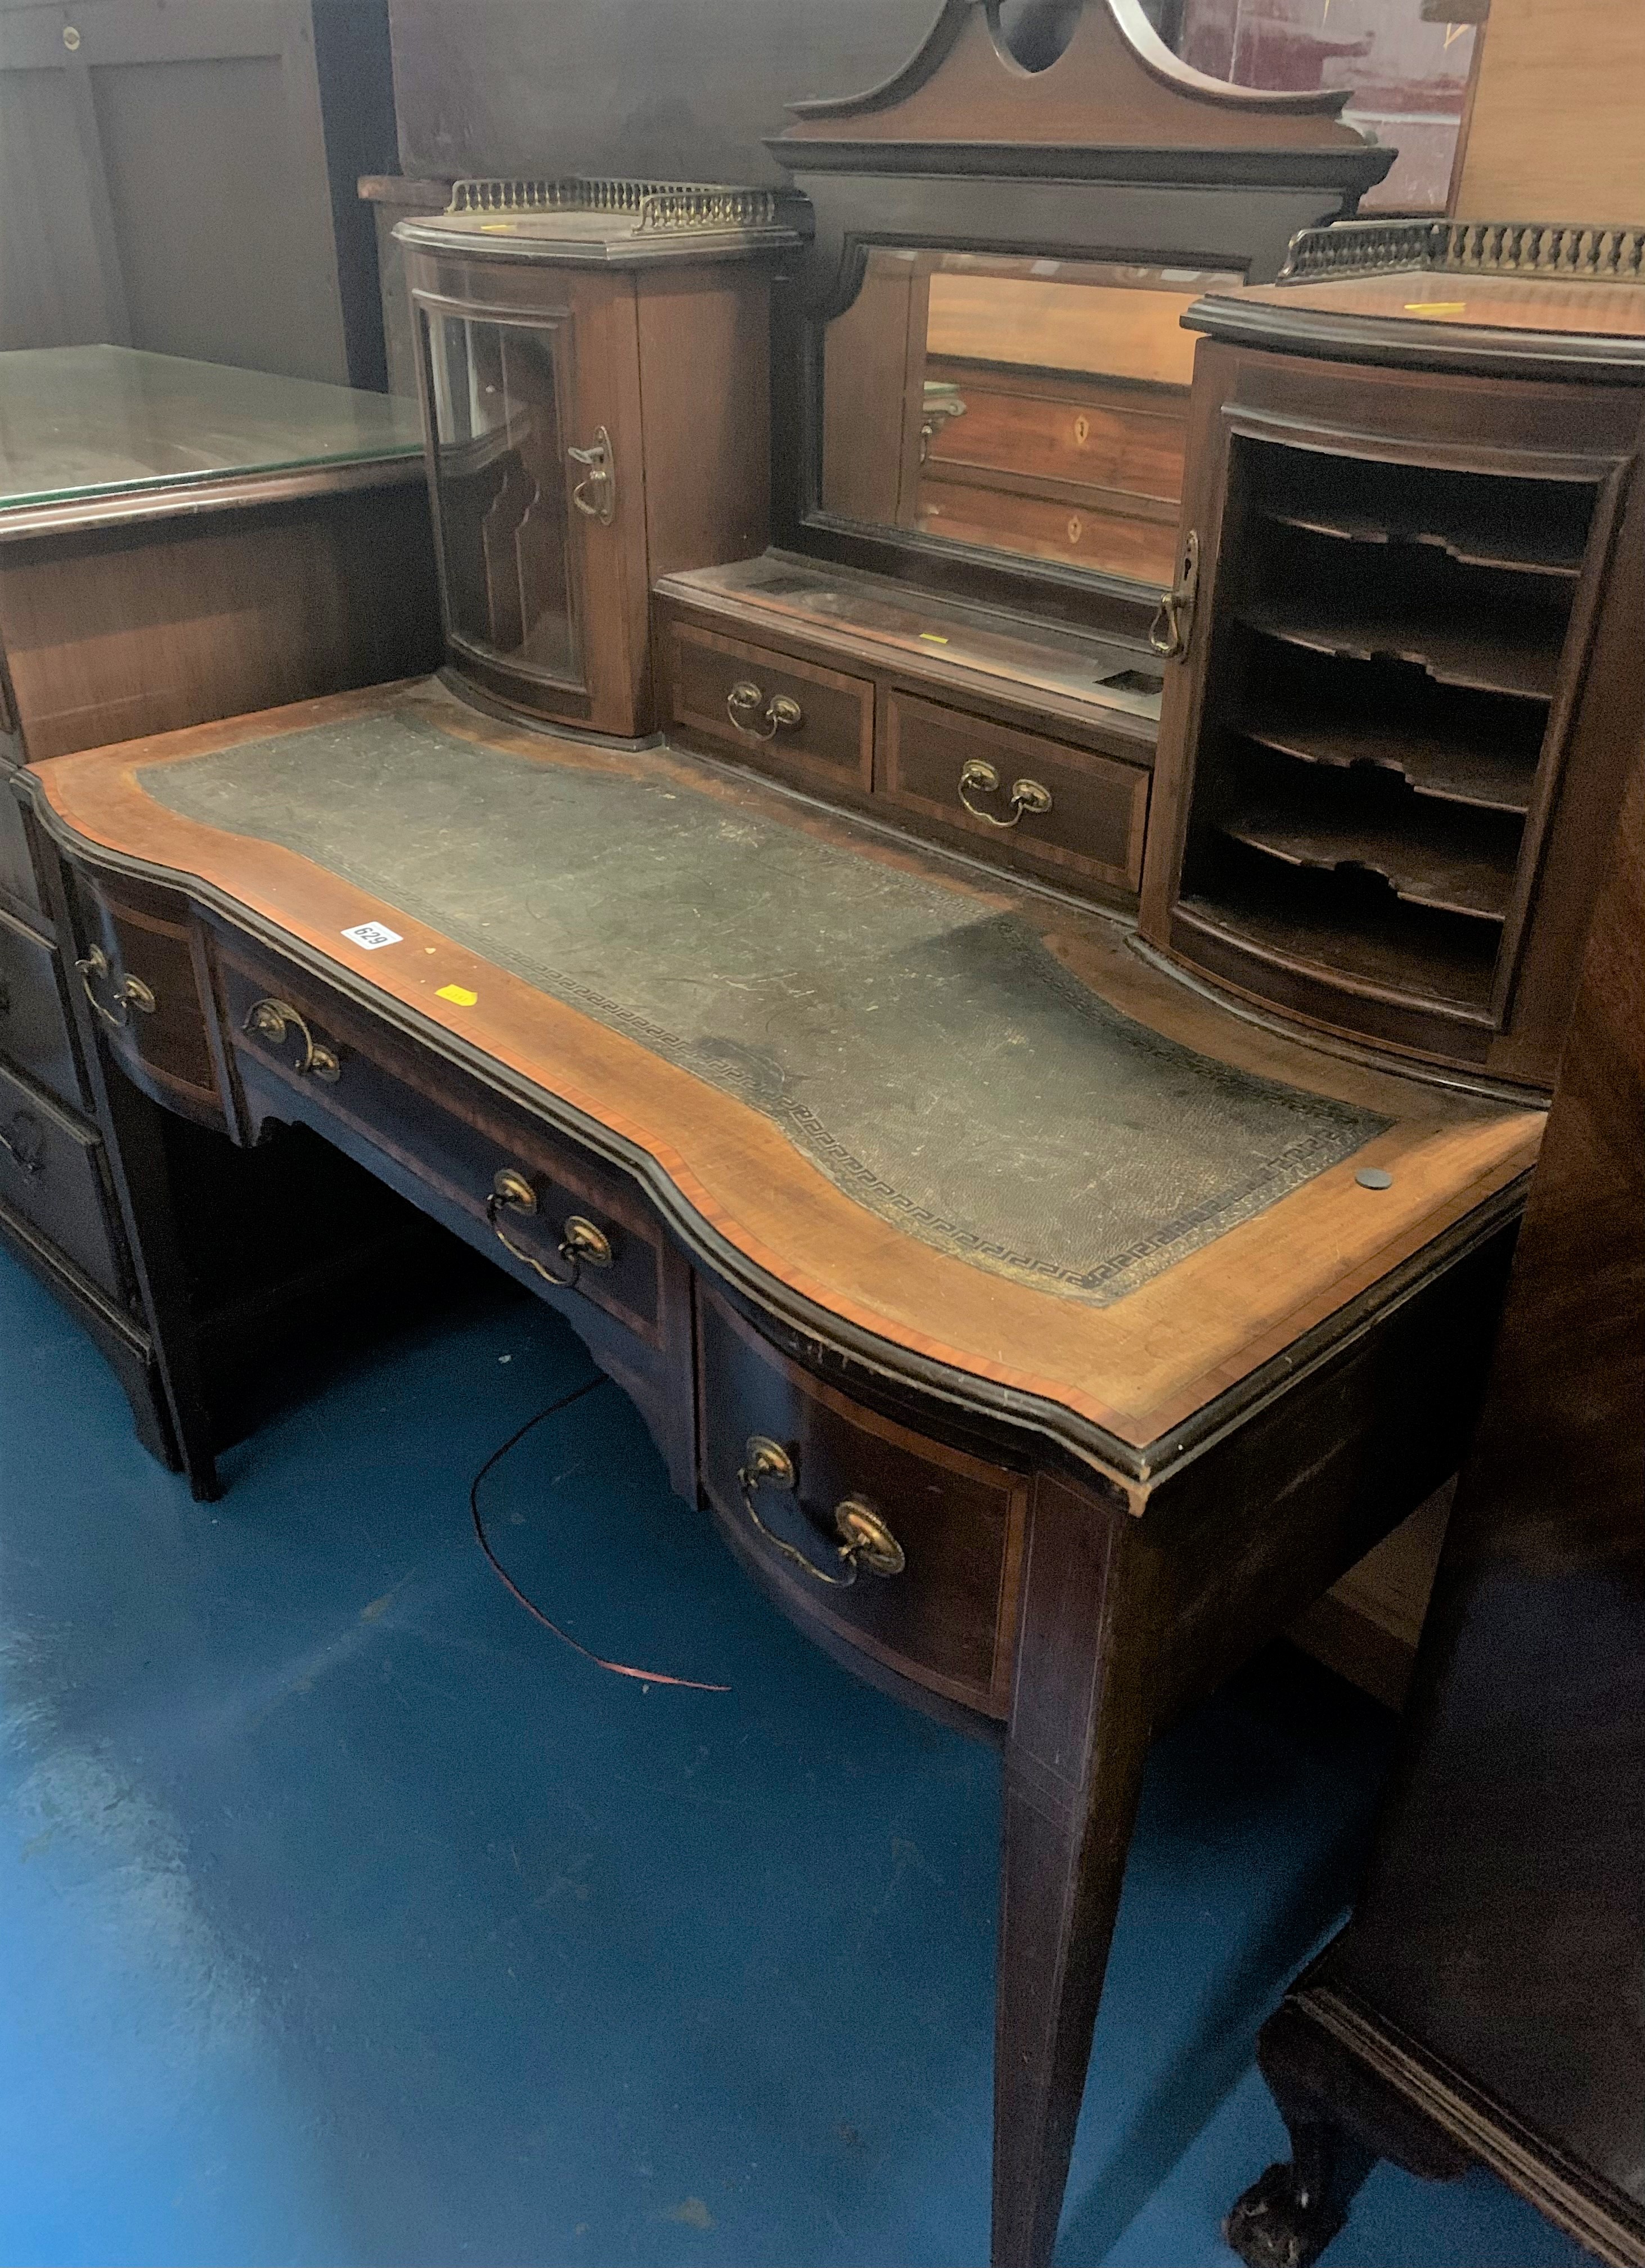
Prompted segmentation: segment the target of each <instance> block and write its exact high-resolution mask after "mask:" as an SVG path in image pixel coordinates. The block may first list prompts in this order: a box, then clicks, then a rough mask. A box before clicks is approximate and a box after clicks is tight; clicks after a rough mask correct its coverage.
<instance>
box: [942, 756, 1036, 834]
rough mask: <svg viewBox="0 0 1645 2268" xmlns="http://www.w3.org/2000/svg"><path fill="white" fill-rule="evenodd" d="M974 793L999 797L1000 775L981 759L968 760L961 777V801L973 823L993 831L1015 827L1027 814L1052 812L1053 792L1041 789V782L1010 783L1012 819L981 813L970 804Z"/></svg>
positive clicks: (973, 757)
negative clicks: (990, 828)
mask: <svg viewBox="0 0 1645 2268" xmlns="http://www.w3.org/2000/svg"><path fill="white" fill-rule="evenodd" d="M973 791H974V792H976V793H977V794H979V795H998V793H999V792H1000V776H999V774H998V772H997V771H995V769H994V766H993V765H992V764H990V763H985V762H983V760H982V758H981V757H980V756H971V757H969V758H967V760H966V762H965V763H964V764H963V765H962V766H961V768H960V773H959V800H960V801H961V803H963V804H964V805H965V806H966V810H967V811H968V812H969V813H970V814H971V815H972V817H973V819H981V820H985V821H987V822H988V825H989V826H990V827H1015V826H1016V825H1017V821H1019V820H1020V819H1021V817H1022V815H1023V814H1024V812H1025V811H1038V812H1044V811H1049V810H1050V808H1051V791H1050V789H1049V788H1048V787H1042V786H1041V785H1040V784H1039V781H1038V780H1032V779H1019V780H1013V781H1012V782H1011V786H1010V806H1011V815H1010V818H1009V819H996V818H995V815H994V814H993V813H992V812H991V811H980V810H979V809H978V807H977V806H976V805H975V804H974V803H973V801H972V800H971V798H972V794H973Z"/></svg>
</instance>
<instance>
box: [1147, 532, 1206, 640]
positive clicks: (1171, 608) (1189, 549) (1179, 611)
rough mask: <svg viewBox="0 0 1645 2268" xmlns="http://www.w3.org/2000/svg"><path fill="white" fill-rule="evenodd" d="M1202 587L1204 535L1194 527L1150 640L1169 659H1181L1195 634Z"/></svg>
mask: <svg viewBox="0 0 1645 2268" xmlns="http://www.w3.org/2000/svg"><path fill="white" fill-rule="evenodd" d="M1199 588H1200V539H1199V536H1198V535H1197V534H1195V532H1194V530H1193V528H1190V529H1189V530H1188V532H1187V534H1186V535H1185V536H1184V537H1183V540H1182V563H1181V566H1180V567H1179V570H1178V573H1177V580H1176V582H1175V583H1174V585H1172V586H1171V589H1170V590H1169V591H1167V592H1166V593H1165V595H1164V598H1163V599H1162V600H1160V602H1159V605H1158V606H1157V608H1155V611H1154V619H1153V622H1151V623H1150V624H1149V633H1148V642H1149V644H1150V645H1151V646H1152V647H1153V649H1154V651H1155V652H1156V653H1157V654H1161V655H1163V656H1164V659H1166V660H1167V661H1180V660H1181V659H1182V657H1183V655H1184V654H1185V653H1186V652H1187V651H1188V640H1189V639H1190V638H1191V637H1193V601H1194V598H1195V595H1196V594H1197V593H1198V591H1199Z"/></svg>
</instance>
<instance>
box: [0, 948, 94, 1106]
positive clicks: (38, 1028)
mask: <svg viewBox="0 0 1645 2268" xmlns="http://www.w3.org/2000/svg"><path fill="white" fill-rule="evenodd" d="M58 961H59V956H58V953H57V948H56V946H55V945H54V944H53V943H52V942H51V940H50V939H48V938H43V937H37V936H36V935H35V934H34V932H33V930H32V929H26V928H25V927H24V926H23V924H22V923H21V922H18V921H13V920H12V918H11V916H10V915H9V914H7V913H4V912H0V1059H4V1061H5V1062H7V1063H11V1064H16V1066H17V1067H18V1070H20V1071H26V1072H27V1073H28V1075H29V1077H30V1078H31V1079H38V1080H39V1081H40V1085H41V1086H45V1087H49V1088H50V1090H51V1092H52V1093H53V1094H55V1095H58V1096H60V1097H61V1098H62V1101H64V1102H69V1103H73V1104H75V1105H77V1107H79V1108H82V1109H84V1108H85V1107H86V1100H85V1094H84V1089H83V1087H82V1086H81V1082H80V1066H79V1064H78V1062H77V1058H76V1056H75V1052H74V1042H73V1041H72V1040H71V1039H70V1034H69V1019H68V1015H67V1013H66V1011H65V1009H64V1007H63V1000H62V990H61V989H60V983H59V977H58Z"/></svg>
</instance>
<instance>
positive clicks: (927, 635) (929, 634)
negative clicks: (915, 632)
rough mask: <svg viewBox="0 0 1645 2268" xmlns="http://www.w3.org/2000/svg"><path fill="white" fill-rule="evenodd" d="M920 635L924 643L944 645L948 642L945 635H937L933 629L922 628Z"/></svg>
mask: <svg viewBox="0 0 1645 2268" xmlns="http://www.w3.org/2000/svg"><path fill="white" fill-rule="evenodd" d="M920 636H921V637H922V638H924V639H925V641H926V643H927V644H929V645H946V644H948V640H947V639H946V638H945V637H938V636H937V634H936V631H935V630H922V631H921V632H920Z"/></svg>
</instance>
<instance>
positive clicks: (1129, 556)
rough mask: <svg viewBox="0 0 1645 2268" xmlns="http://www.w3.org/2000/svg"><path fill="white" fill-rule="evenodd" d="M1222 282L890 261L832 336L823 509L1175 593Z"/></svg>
mask: <svg viewBox="0 0 1645 2268" xmlns="http://www.w3.org/2000/svg"><path fill="white" fill-rule="evenodd" d="M1238 281H1239V278H1238V277H1237V276H1234V275H1230V274H1227V273H1223V272H1221V271H1214V270H1210V269H1188V268H1139V267H1133V266H1120V265H1119V264H1116V263H1103V262H1098V261H1067V260H1034V259H1029V258H1022V257H1014V256H1013V257H1004V258H995V257H992V256H990V255H987V254H972V253H958V252H930V251H912V250H903V249H900V248H887V247H877V248H876V249H874V250H873V251H871V252H870V254H869V255H868V262H867V269H866V273H865V275H864V276H863V288H862V290H861V291H860V292H859V293H858V294H857V297H856V300H855V301H854V302H853V304H852V305H851V306H849V307H848V309H847V310H846V312H845V313H844V314H842V315H840V316H837V317H836V318H835V320H834V321H833V322H832V323H830V324H829V325H828V326H827V328H826V332H825V334H824V342H823V389H822V399H823V421H822V422H823V432H822V477H821V491H820V498H819V501H820V503H821V505H822V508H823V510H824V511H825V512H828V513H829V514H831V515H833V516H835V517H838V518H841V519H856V520H868V521H873V522H877V523H878V524H880V525H882V526H889V527H905V528H917V529H919V530H920V531H921V532H922V533H923V534H927V535H936V536H943V537H946V538H948V539H949V540H950V541H954V542H957V543H965V544H971V545H979V544H980V545H984V546H986V547H988V549H993V550H996V551H1008V552H1016V553H1018V554H1021V555H1025V556H1028V557H1030V558H1036V559H1056V560H1061V562H1063V563H1065V564H1067V565H1072V566H1077V567H1086V568H1091V569H1093V570H1098V571H1103V572H1105V573H1107V574H1113V575H1124V576H1128V577H1131V578H1134V579H1135V580H1137V581H1140V582H1145V583H1157V584H1167V583H1169V582H1170V581H1171V573H1172V569H1173V566H1174V563H1175V554H1176V542H1177V519H1178V513H1179V508H1180V505H1181V502H1182V469H1183V458H1184V454H1185V452H1186V443H1187V421H1188V385H1189V379H1190V377H1191V375H1192V370H1193V347H1194V338H1193V333H1192V332H1189V331H1185V330H1183V329H1182V328H1181V326H1180V320H1179V319H1180V317H1181V315H1182V313H1183V312H1184V310H1185V309H1186V307H1188V306H1190V305H1191V304H1192V303H1193V300H1195V299H1196V298H1199V296H1200V294H1201V292H1202V291H1208V290H1210V289H1211V288H1212V287H1213V286H1215V285H1218V284H1231V283H1237V282H1238Z"/></svg>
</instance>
